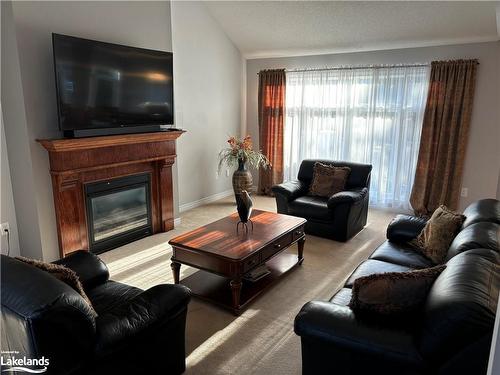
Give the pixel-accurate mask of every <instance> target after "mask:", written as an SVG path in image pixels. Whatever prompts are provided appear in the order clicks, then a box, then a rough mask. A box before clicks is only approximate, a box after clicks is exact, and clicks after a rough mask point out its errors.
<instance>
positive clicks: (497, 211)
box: [462, 199, 500, 228]
mask: <svg viewBox="0 0 500 375" xmlns="http://www.w3.org/2000/svg"><path fill="white" fill-rule="evenodd" d="M464 215H465V217H466V219H465V221H464V224H463V226H462V228H466V227H468V226H469V225H472V224H474V223H480V222H483V221H487V222H490V223H496V224H500V201H499V200H497V199H481V200H479V201H477V202H474V203H471V204H470V205H469V206H468V207H467V208H466V209H465V211H464Z"/></svg>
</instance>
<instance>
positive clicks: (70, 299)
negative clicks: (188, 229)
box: [1, 251, 190, 374]
mask: <svg viewBox="0 0 500 375" xmlns="http://www.w3.org/2000/svg"><path fill="white" fill-rule="evenodd" d="M1 259H2V262H1V270H2V286H1V292H2V312H1V315H2V334H1V344H2V350H3V351H17V352H18V354H14V355H15V357H17V358H19V357H22V356H23V355H24V356H26V357H27V358H40V357H42V356H44V357H45V358H47V359H48V360H49V366H48V372H47V373H49V374H146V373H147V374H180V373H182V372H184V370H185V347H184V334H185V321H186V313H187V306H188V303H189V299H190V292H189V289H187V288H186V287H183V286H181V285H156V286H154V287H152V288H150V289H148V290H146V291H143V290H141V289H139V288H135V287H132V286H128V285H125V284H121V283H118V282H115V281H111V280H109V272H108V269H107V267H106V265H105V264H104V263H103V262H102V261H101V260H100V259H99V258H98V257H97V256H95V255H93V254H91V253H89V252H85V251H78V252H75V253H73V254H72V255H70V256H68V257H66V258H64V259H61V260H60V261H57V262H55V263H58V264H63V265H65V266H67V267H69V268H71V269H73V270H74V271H75V272H76V273H77V274H78V276H79V278H80V280H81V282H82V284H83V287H84V289H85V292H86V294H87V295H88V297H89V299H90V300H91V302H92V305H93V307H94V309H95V310H96V312H97V314H98V316H97V318H94V315H93V314H92V313H91V310H90V308H89V306H88V304H87V303H86V302H85V301H84V300H83V299H82V298H81V296H80V295H79V294H78V293H77V292H76V291H75V290H73V289H72V288H71V287H69V286H68V285H67V284H65V283H63V282H61V281H59V280H57V279H56V278H55V277H53V276H52V275H50V274H48V273H47V272H45V271H42V270H40V269H38V268H35V267H33V266H31V265H28V264H26V263H23V262H20V261H18V260H16V259H13V258H10V257H7V256H4V255H2V258H1Z"/></svg>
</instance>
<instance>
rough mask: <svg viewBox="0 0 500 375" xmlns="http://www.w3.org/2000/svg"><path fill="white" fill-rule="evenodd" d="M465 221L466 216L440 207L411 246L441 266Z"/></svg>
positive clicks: (411, 242)
mask: <svg viewBox="0 0 500 375" xmlns="http://www.w3.org/2000/svg"><path fill="white" fill-rule="evenodd" d="M464 220H465V216H464V215H462V214H460V213H458V212H455V211H451V210H449V209H448V208H446V207H445V206H439V207H438V208H437V209H436V211H434V213H433V214H432V216H431V218H430V219H429V221H428V222H427V223H426V224H425V227H424V229H422V231H421V232H420V234H419V235H418V236H417V238H415V239H414V240H412V241H410V245H412V246H414V247H415V248H417V249H418V250H419V251H420V252H422V254H423V255H425V256H426V257H427V258H429V259H430V260H432V261H433V262H434V264H441V263H443V261H444V259H445V258H446V254H447V252H448V248H449V247H450V245H451V242H452V241H453V239H454V238H455V236H456V235H457V233H458V231H459V230H460V228H461V227H462V224H463V222H464Z"/></svg>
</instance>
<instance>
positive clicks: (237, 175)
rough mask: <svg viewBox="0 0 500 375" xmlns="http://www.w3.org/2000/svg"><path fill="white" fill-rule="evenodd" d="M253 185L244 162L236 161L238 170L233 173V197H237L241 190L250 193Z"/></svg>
mask: <svg viewBox="0 0 500 375" xmlns="http://www.w3.org/2000/svg"><path fill="white" fill-rule="evenodd" d="M252 185H253V180H252V174H251V173H250V171H249V170H248V169H247V166H246V163H245V161H244V160H242V159H240V160H238V169H237V170H235V171H234V173H233V190H234V195H235V197H238V194H240V193H241V192H242V191H243V190H246V191H251V189H252Z"/></svg>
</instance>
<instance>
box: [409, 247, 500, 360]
mask: <svg viewBox="0 0 500 375" xmlns="http://www.w3.org/2000/svg"><path fill="white" fill-rule="evenodd" d="M499 260H500V256H499V255H498V254H496V253H495V252H493V251H491V250H488V249H474V250H469V251H466V252H463V253H461V254H458V255H457V256H455V257H454V258H453V259H451V260H450V261H448V262H447V264H446V269H445V270H444V271H443V272H442V273H441V275H440V276H439V277H438V278H437V279H436V281H435V282H434V285H433V286H432V288H431V290H430V292H429V295H428V297H427V301H426V304H425V306H424V312H423V326H422V334H421V339H420V343H419V346H420V351H421V353H422V354H423V356H424V357H426V358H427V359H428V360H430V361H439V362H445V361H446V360H448V359H449V358H451V357H453V356H455V355H457V353H460V352H461V351H463V350H464V349H465V348H466V347H467V346H469V345H473V344H474V343H475V342H477V341H479V340H482V339H483V338H486V339H487V343H488V345H489V343H490V342H491V335H492V332H493V326H494V323H495V312H496V309H497V303H498V300H497V299H498V293H499V286H500V269H499V267H498V262H499Z"/></svg>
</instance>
